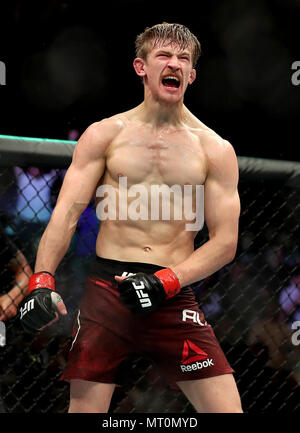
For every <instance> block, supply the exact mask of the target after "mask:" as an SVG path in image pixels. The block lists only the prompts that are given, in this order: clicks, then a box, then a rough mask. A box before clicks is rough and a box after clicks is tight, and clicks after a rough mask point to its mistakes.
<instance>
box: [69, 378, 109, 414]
mask: <svg viewBox="0 0 300 433" xmlns="http://www.w3.org/2000/svg"><path fill="white" fill-rule="evenodd" d="M114 389H115V384H114V383H99V382H90V381H86V380H80V379H73V380H71V381H70V406H69V411H68V412H69V413H80V412H81V413H107V412H108V409H109V405H110V401H111V397H112V394H113V392H114Z"/></svg>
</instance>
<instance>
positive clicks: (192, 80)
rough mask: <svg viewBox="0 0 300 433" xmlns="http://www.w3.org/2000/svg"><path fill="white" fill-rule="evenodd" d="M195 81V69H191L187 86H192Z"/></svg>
mask: <svg viewBox="0 0 300 433" xmlns="http://www.w3.org/2000/svg"><path fill="white" fill-rule="evenodd" d="M195 79H196V69H192V70H191V73H190V79H189V84H192V83H193V82H194V81H195Z"/></svg>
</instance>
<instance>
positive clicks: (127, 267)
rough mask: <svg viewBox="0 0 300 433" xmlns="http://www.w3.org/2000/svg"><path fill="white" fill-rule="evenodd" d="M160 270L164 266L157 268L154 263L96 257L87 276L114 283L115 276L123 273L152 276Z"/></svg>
mask: <svg viewBox="0 0 300 433" xmlns="http://www.w3.org/2000/svg"><path fill="white" fill-rule="evenodd" d="M160 269H164V266H159V265H156V264H154V263H143V262H124V261H120V260H114V259H107V258H104V257H99V256H96V258H95V260H94V261H93V262H92V264H91V266H90V269H89V276H90V277H96V278H97V277H98V278H102V279H103V278H104V279H110V280H112V281H114V276H115V275H122V274H123V273H124V272H127V273H138V272H144V273H147V274H153V273H154V272H157V271H159V270H160Z"/></svg>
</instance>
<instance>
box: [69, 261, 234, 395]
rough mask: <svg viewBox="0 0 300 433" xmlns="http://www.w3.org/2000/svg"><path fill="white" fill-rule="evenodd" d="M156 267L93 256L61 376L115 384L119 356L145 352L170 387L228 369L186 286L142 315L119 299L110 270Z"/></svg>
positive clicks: (152, 269) (121, 271) (151, 270)
mask: <svg viewBox="0 0 300 433" xmlns="http://www.w3.org/2000/svg"><path fill="white" fill-rule="evenodd" d="M159 269H163V268H162V267H161V266H157V265H153V264H149V263H138V262H120V261H117V260H111V259H104V258H100V257H96V260H95V262H94V263H93V264H92V266H91V269H90V271H89V276H88V278H87V282H86V287H85V290H84V293H83V297H82V299H81V302H80V306H79V312H78V316H77V320H76V322H75V325H74V330H73V336H72V338H73V341H72V345H71V349H70V352H69V355H68V362H67V365H66V368H65V370H64V372H63V375H62V377H61V379H62V380H66V381H69V380H71V379H82V380H89V381H94V382H104V383H117V384H118V380H117V378H118V369H119V367H120V364H121V362H122V361H124V360H125V359H127V358H128V357H129V356H132V355H133V354H141V355H143V354H144V355H146V356H148V357H150V358H151V359H152V360H153V361H154V362H155V363H156V364H157V365H158V367H159V369H160V372H161V374H162V375H163V376H164V377H165V378H166V379H167V381H168V382H169V384H170V386H171V387H173V388H177V386H176V382H177V381H183V380H191V379H193V380H195V379H202V378H206V377H212V376H218V375H221V374H226V373H232V372H234V370H233V369H232V368H231V367H230V365H229V363H228V361H227V359H226V357H225V355H224V353H223V351H222V349H221V347H220V345H219V343H218V341H217V339H216V336H215V334H214V331H213V329H212V327H211V326H210V325H209V324H207V323H206V321H205V318H204V314H203V312H202V311H201V310H200V309H199V307H198V304H197V302H196V300H195V296H194V292H193V290H192V288H191V287H184V288H182V289H181V291H180V292H179V293H178V294H177V295H176V296H174V297H173V298H170V299H168V300H166V301H164V303H163V304H162V305H161V306H160V307H159V309H158V310H156V311H154V312H151V313H149V314H148V315H146V316H143V317H135V316H133V315H132V314H131V312H130V311H129V310H128V309H127V307H125V305H123V304H122V303H121V302H120V300H119V292H118V289H117V284H116V281H115V280H114V276H115V275H127V274H128V273H137V272H145V273H154V272H156V271H158V270H159Z"/></svg>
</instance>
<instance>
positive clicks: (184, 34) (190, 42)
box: [135, 22, 201, 67]
mask: <svg viewBox="0 0 300 433" xmlns="http://www.w3.org/2000/svg"><path fill="white" fill-rule="evenodd" d="M167 41H168V43H167ZM166 43H167V44H168V45H171V44H174V43H176V44H178V45H179V46H180V48H181V49H182V50H184V49H185V48H187V47H190V48H191V49H192V63H193V67H195V66H196V64H197V61H198V59H199V57H200V56H201V45H200V42H199V41H198V39H197V38H196V36H195V35H194V34H193V33H192V32H191V31H190V30H189V29H188V28H187V27H185V26H184V25H182V24H176V23H173V24H170V23H166V22H163V23H162V24H156V25H154V26H152V27H147V28H146V29H145V30H144V32H143V33H141V34H139V35H138V36H137V38H136V40H135V53H136V56H137V57H140V58H142V59H143V60H146V59H147V56H148V54H149V52H150V51H151V49H152V48H153V47H155V46H156V45H158V44H161V45H166Z"/></svg>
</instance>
